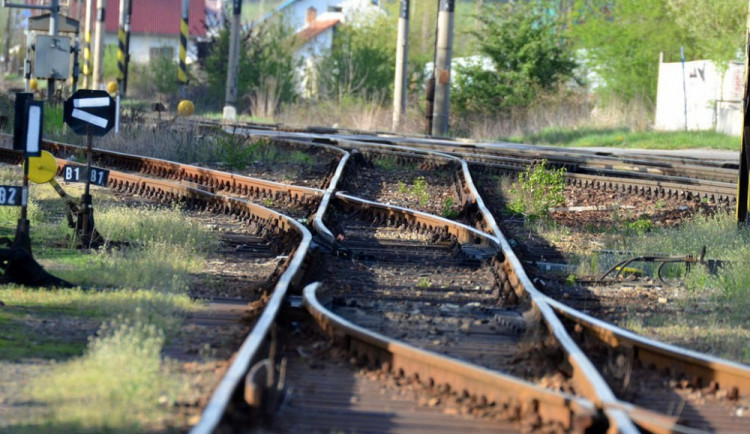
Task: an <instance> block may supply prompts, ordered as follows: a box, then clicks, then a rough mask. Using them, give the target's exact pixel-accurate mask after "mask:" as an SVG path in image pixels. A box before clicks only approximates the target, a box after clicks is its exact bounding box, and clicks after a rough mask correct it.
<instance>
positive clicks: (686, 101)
mask: <svg viewBox="0 0 750 434" xmlns="http://www.w3.org/2000/svg"><path fill="white" fill-rule="evenodd" d="M743 69H744V66H743V65H742V64H739V63H730V64H729V65H728V67H727V69H726V72H724V73H723V74H722V72H721V71H720V70H719V69H718V68H717V67H716V65H715V64H714V63H713V62H711V61H707V60H697V61H692V62H685V72H684V80H683V68H682V64H681V63H680V62H673V63H660V64H659V82H658V87H657V94H656V120H655V125H654V127H655V128H656V129H657V130H666V131H679V130H685V129H687V130H716V131H717V132H721V133H724V134H730V135H735V136H739V135H740V134H741V132H742V104H741V100H742V93H743V88H744V84H743V83H744V78H743ZM686 106H687V116H686V115H685V107H686Z"/></svg>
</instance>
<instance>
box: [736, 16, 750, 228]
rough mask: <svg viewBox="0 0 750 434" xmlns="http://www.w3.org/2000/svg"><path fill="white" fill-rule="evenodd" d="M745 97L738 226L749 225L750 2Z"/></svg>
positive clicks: (746, 47)
mask: <svg viewBox="0 0 750 434" xmlns="http://www.w3.org/2000/svg"><path fill="white" fill-rule="evenodd" d="M745 37H746V38H745V97H744V98H743V104H742V107H743V114H742V117H743V121H742V139H741V140H742V143H741V147H740V173H739V179H738V180H737V208H736V216H737V224H738V225H740V226H745V225H747V223H748V221H747V209H748V183H749V182H750V174H749V173H748V168H750V150H748V149H747V147H748V146H750V144H749V143H748V140H750V107H748V104H750V88H749V87H750V2H748V12H747V24H746V27H745Z"/></svg>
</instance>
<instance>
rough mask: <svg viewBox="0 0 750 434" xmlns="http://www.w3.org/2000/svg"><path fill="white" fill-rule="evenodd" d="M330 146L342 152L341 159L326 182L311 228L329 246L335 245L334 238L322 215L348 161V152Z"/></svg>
mask: <svg viewBox="0 0 750 434" xmlns="http://www.w3.org/2000/svg"><path fill="white" fill-rule="evenodd" d="M331 148H333V149H336V150H338V151H340V152H341V153H342V156H341V159H340V160H339V164H338V165H337V166H336V170H335V172H334V173H333V176H332V177H331V179H330V181H329V183H328V188H326V190H325V193H324V194H323V198H322V199H321V200H320V205H318V210H317V211H316V212H315V217H313V228H314V229H315V232H317V233H318V235H320V237H321V238H322V240H323V242H324V243H325V244H327V245H328V246H329V247H335V246H336V238H335V237H334V236H333V234H332V233H331V231H330V230H329V229H328V228H327V227H326V225H325V224H324V223H323V216H325V213H326V210H327V209H328V206H329V204H330V203H331V198H332V197H333V195H334V193H335V192H336V188H337V187H338V184H339V180H340V179H341V176H342V174H343V173H344V168H345V167H346V162H347V161H349V156H350V154H349V153H348V152H346V151H344V150H343V149H340V148H334V147H331Z"/></svg>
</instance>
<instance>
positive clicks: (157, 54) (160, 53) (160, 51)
mask: <svg viewBox="0 0 750 434" xmlns="http://www.w3.org/2000/svg"><path fill="white" fill-rule="evenodd" d="M148 57H149V60H151V61H154V60H156V59H169V60H172V59H173V58H174V48H173V47H151V48H150V49H149V52H148Z"/></svg>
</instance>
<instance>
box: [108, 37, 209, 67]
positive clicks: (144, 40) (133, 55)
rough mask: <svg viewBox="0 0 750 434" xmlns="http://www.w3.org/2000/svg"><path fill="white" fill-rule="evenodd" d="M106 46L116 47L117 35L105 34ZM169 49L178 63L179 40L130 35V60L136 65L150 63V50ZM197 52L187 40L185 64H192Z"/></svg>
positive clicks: (176, 38) (177, 38) (193, 45)
mask: <svg viewBox="0 0 750 434" xmlns="http://www.w3.org/2000/svg"><path fill="white" fill-rule="evenodd" d="M104 43H105V44H106V45H110V44H112V45H117V35H116V34H107V35H106V36H105V38H104ZM162 47H169V48H171V49H172V59H173V60H174V61H175V62H177V61H179V55H180V39H179V37H177V36H166V35H131V37H130V60H131V61H132V62H136V63H148V62H150V61H151V53H152V48H153V49H158V48H162ZM197 54H198V51H197V49H196V47H195V44H194V43H193V42H192V41H190V40H188V47H187V63H188V64H190V63H193V62H194V61H195V59H196V58H197Z"/></svg>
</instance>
